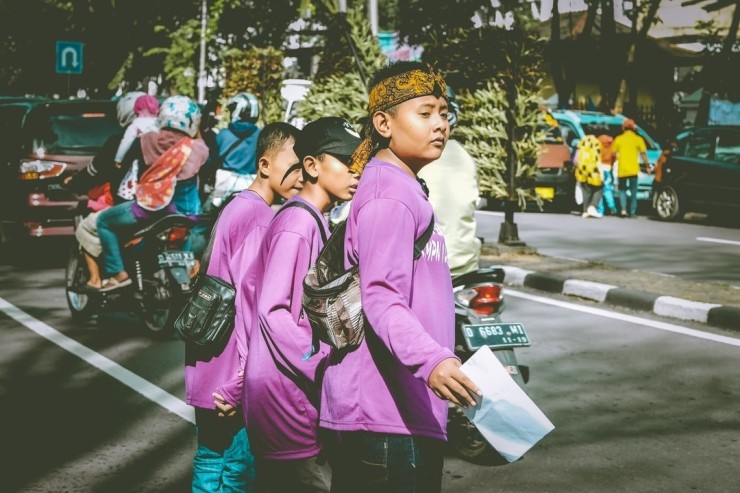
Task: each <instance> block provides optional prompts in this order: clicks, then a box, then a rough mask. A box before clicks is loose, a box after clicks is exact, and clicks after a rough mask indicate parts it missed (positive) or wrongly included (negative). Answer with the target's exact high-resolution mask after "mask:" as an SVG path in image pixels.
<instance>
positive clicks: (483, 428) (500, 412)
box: [460, 346, 555, 462]
mask: <svg viewBox="0 0 740 493" xmlns="http://www.w3.org/2000/svg"><path fill="white" fill-rule="evenodd" d="M460 369H461V370H462V371H463V373H465V374H466V375H467V376H468V377H469V378H470V379H471V380H473V382H475V384H476V385H477V386H478V387H479V388H480V390H481V392H482V393H483V396H482V397H477V398H476V400H477V405H476V406H475V407H469V408H467V409H464V410H463V411H464V413H465V415H466V416H467V417H468V418H469V419H470V420H471V421H472V422H473V424H474V425H475V426H476V427H477V428H478V431H480V432H481V434H482V435H483V437H484V438H485V439H486V440H487V441H488V443H490V444H491V446H492V447H493V448H495V449H496V451H497V452H498V453H499V454H501V455H502V456H503V457H504V458H505V459H506V460H508V461H509V462H514V461H515V460H518V459H519V458H520V457H521V456H523V455H524V454H525V453H526V452H527V451H528V450H529V449H530V448H532V447H533V446H534V445H535V444H536V443H537V442H539V441H540V440H541V439H542V438H543V437H544V436H545V435H547V434H548V433H550V432H551V431H552V430H553V429H554V428H555V426H554V425H553V424H552V423H551V422H550V420H549V419H547V416H545V415H544V414H543V413H542V411H540V409H539V408H538V407H537V405H536V404H535V403H534V402H533V401H532V399H530V398H529V396H528V395H527V394H526V392H524V390H522V389H521V387H519V385H517V383H516V382H515V381H514V379H512V378H511V376H510V375H509V372H508V371H507V370H506V368H504V366H503V365H502V364H501V362H500V361H499V360H498V358H496V356H495V355H494V354H493V352H492V351H491V350H490V349H489V348H488V347H486V346H484V347H482V348H480V349H478V351H476V352H475V354H473V356H472V357H470V359H468V360H467V361H466V362H465V363H464V364H463V365H462V367H461V368H460Z"/></svg>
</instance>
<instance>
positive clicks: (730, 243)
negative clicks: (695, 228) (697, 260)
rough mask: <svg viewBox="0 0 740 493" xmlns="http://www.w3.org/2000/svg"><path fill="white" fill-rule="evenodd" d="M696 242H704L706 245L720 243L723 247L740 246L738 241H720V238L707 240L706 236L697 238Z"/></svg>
mask: <svg viewBox="0 0 740 493" xmlns="http://www.w3.org/2000/svg"><path fill="white" fill-rule="evenodd" d="M696 241H706V242H707V243H722V244H724V245H736V246H740V241H733V240H722V239H720V238H707V237H706V236H697V237H696Z"/></svg>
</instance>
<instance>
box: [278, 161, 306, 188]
mask: <svg viewBox="0 0 740 493" xmlns="http://www.w3.org/2000/svg"><path fill="white" fill-rule="evenodd" d="M302 167H303V161H298V162H297V163H295V164H294V165H292V166H291V167H290V168H288V171H286V172H285V174H284V175H283V179H282V180H280V184H281V185H282V184H283V182H284V181H285V179H286V178H287V177H288V175H290V174H291V173H292V172H294V171H295V170H297V169H301V168H302Z"/></svg>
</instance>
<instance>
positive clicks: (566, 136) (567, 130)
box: [558, 120, 581, 146]
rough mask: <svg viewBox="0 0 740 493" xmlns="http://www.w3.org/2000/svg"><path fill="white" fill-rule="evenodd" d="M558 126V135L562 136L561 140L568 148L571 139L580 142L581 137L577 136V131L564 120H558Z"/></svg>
mask: <svg viewBox="0 0 740 493" xmlns="http://www.w3.org/2000/svg"><path fill="white" fill-rule="evenodd" d="M558 125H559V126H560V133H561V134H562V135H563V140H564V141H565V143H566V144H567V145H568V146H570V144H571V142H572V141H573V139H577V140H580V138H581V137H580V135H578V131H577V130H576V127H574V126H573V124H571V123H570V122H568V121H565V120H558Z"/></svg>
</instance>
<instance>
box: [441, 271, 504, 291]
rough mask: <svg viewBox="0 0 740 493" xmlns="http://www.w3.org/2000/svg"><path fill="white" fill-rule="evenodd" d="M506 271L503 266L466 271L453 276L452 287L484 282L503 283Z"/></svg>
mask: <svg viewBox="0 0 740 493" xmlns="http://www.w3.org/2000/svg"><path fill="white" fill-rule="evenodd" d="M505 275H506V272H504V269H502V268H501V267H484V268H482V269H478V270H474V271H472V272H466V273H465V274H460V275H459V276H456V277H453V278H452V287H455V288H456V287H458V286H466V285H470V284H480V283H484V282H497V283H503V282H504V276H505Z"/></svg>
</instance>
